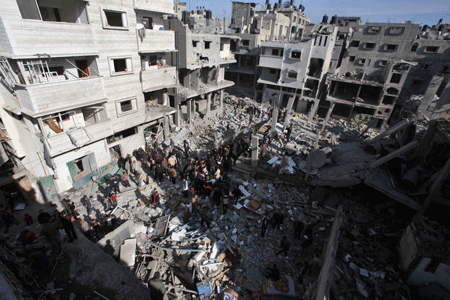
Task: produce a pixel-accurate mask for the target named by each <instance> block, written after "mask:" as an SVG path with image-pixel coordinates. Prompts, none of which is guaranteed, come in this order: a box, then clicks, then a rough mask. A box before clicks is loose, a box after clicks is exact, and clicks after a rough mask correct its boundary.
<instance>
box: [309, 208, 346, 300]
mask: <svg viewBox="0 0 450 300" xmlns="http://www.w3.org/2000/svg"><path fill="white" fill-rule="evenodd" d="M343 219H344V212H343V209H342V206H340V207H339V210H338V211H337V212H336V216H335V218H334V222H333V226H332V227H331V231H330V237H329V238H328V242H327V246H326V248H325V253H324V255H323V258H322V259H323V260H322V269H321V270H320V273H319V278H318V283H317V295H316V297H315V299H316V300H324V299H329V294H330V287H331V282H332V281H333V280H332V278H333V274H334V266H335V264H336V253H337V248H338V243H339V234H340V228H341V225H342V221H343Z"/></svg>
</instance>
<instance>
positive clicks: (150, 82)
mask: <svg viewBox="0 0 450 300" xmlns="http://www.w3.org/2000/svg"><path fill="white" fill-rule="evenodd" d="M141 80H142V90H143V91H144V92H149V91H152V90H157V89H160V88H164V87H170V86H176V85H177V68H176V67H165V68H159V69H154V70H147V71H142V72H141Z"/></svg>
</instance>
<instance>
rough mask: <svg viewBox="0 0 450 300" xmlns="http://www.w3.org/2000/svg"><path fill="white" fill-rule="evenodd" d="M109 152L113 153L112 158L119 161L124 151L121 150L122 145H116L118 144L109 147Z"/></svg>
mask: <svg viewBox="0 0 450 300" xmlns="http://www.w3.org/2000/svg"><path fill="white" fill-rule="evenodd" d="M109 154H110V155H111V160H116V161H118V160H119V159H120V158H121V157H122V151H120V145H116V146H113V147H111V148H109Z"/></svg>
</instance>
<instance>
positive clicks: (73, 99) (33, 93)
mask: <svg viewBox="0 0 450 300" xmlns="http://www.w3.org/2000/svg"><path fill="white" fill-rule="evenodd" d="M16 94H17V97H18V99H19V102H20V104H21V105H22V107H23V110H24V112H25V113H27V114H30V115H32V116H34V115H45V114H50V113H53V112H58V111H62V110H68V109H71V108H77V107H81V106H84V105H88V104H93V103H96V102H97V103H98V102H100V101H102V100H103V101H104V100H105V99H106V96H105V90H104V87H103V79H102V78H101V77H87V78H83V79H78V80H66V81H60V82H51V83H42V84H34V85H28V86H25V85H17V86H16Z"/></svg>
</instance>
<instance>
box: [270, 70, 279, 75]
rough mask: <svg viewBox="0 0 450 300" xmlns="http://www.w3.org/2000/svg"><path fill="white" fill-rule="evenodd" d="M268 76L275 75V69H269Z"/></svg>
mask: <svg viewBox="0 0 450 300" xmlns="http://www.w3.org/2000/svg"><path fill="white" fill-rule="evenodd" d="M269 74H273V75H275V74H277V69H270V70H269Z"/></svg>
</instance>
